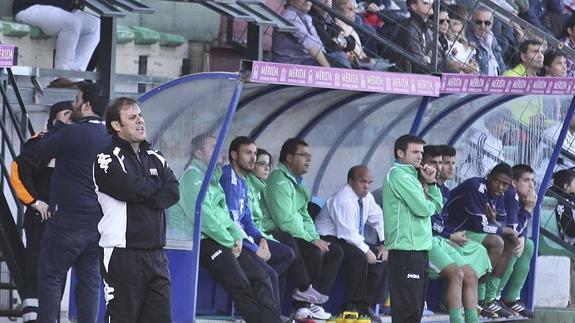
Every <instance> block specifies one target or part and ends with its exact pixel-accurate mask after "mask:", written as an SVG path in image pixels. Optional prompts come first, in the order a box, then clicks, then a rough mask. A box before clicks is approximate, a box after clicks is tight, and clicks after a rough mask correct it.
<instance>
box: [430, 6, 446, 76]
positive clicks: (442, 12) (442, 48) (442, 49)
mask: <svg viewBox="0 0 575 323" xmlns="http://www.w3.org/2000/svg"><path fill="white" fill-rule="evenodd" d="M438 15H439V28H438V29H437V31H438V32H439V35H438V36H437V41H438V42H439V44H438V45H439V46H438V49H439V50H438V53H437V56H441V61H442V62H443V63H447V57H448V53H449V50H450V45H451V44H450V42H449V40H448V39H447V32H448V31H449V12H447V9H446V8H445V7H444V6H441V7H439V13H438ZM432 21H433V20H432ZM438 68H439V69H440V71H442V72H448V71H449V68H448V66H447V65H446V64H442V65H441V66H438Z"/></svg>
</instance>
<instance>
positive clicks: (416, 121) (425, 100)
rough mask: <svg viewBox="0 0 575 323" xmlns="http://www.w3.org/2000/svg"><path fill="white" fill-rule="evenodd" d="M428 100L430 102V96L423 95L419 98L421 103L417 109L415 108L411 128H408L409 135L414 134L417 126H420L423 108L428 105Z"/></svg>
mask: <svg viewBox="0 0 575 323" xmlns="http://www.w3.org/2000/svg"><path fill="white" fill-rule="evenodd" d="M429 102H431V97H430V96H424V97H423V98H422V99H421V104H420V105H419V109H417V114H416V115H415V119H413V123H412V124H411V129H410V130H409V134H410V135H414V136H415V135H416V134H417V131H418V130H419V127H420V126H421V121H422V120H423V115H425V110H427V107H428V106H429Z"/></svg>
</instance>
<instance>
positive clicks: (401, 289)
mask: <svg viewBox="0 0 575 323" xmlns="http://www.w3.org/2000/svg"><path fill="white" fill-rule="evenodd" d="M423 144H425V141H423V140H422V139H421V138H419V137H416V136H412V135H404V136H401V137H399V138H398V139H397V140H396V141H395V145H394V148H393V150H394V155H395V159H396V160H395V162H394V163H393V166H392V167H391V169H390V170H389V172H388V173H387V175H386V177H385V180H384V181H383V222H384V223H385V226H384V229H385V242H386V248H387V250H389V256H388V258H387V261H388V263H389V285H390V298H391V321H392V322H394V323H419V322H420V321H421V316H422V314H423V304H424V301H425V295H426V294H427V277H428V273H427V272H428V267H429V258H428V251H429V250H431V247H432V242H433V239H432V233H431V216H432V215H434V214H436V213H440V212H441V208H442V206H443V197H442V195H441V191H440V190H439V187H438V186H437V183H436V179H435V174H436V170H435V168H433V167H431V166H427V165H422V163H421V161H422V158H423ZM418 170H420V171H421V176H422V177H423V180H424V181H425V182H426V183H427V185H428V187H429V191H428V193H427V195H426V194H425V193H424V191H423V186H422V185H421V183H420V182H419V179H418Z"/></svg>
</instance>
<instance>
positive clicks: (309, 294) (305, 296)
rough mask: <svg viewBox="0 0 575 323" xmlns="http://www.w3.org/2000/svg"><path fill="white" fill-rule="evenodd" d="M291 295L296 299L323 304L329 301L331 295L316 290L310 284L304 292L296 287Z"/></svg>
mask: <svg viewBox="0 0 575 323" xmlns="http://www.w3.org/2000/svg"><path fill="white" fill-rule="evenodd" d="M291 297H292V298H293V299H295V300H296V301H300V302H307V303H312V304H323V303H325V302H327V300H328V299H329V296H326V295H324V294H321V293H320V292H318V291H317V290H315V289H314V288H313V287H312V286H311V285H309V287H308V289H307V290H306V291H303V292H302V291H300V290H299V289H297V288H296V289H295V290H294V292H293V294H292V295H291Z"/></svg>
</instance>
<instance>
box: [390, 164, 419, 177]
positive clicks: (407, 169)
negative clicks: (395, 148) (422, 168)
mask: <svg viewBox="0 0 575 323" xmlns="http://www.w3.org/2000/svg"><path fill="white" fill-rule="evenodd" d="M393 166H394V167H399V168H401V169H402V170H403V171H405V172H408V173H410V174H412V175H415V176H417V169H415V167H413V165H410V164H406V163H402V162H400V161H399V160H395V161H394V162H393Z"/></svg>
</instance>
